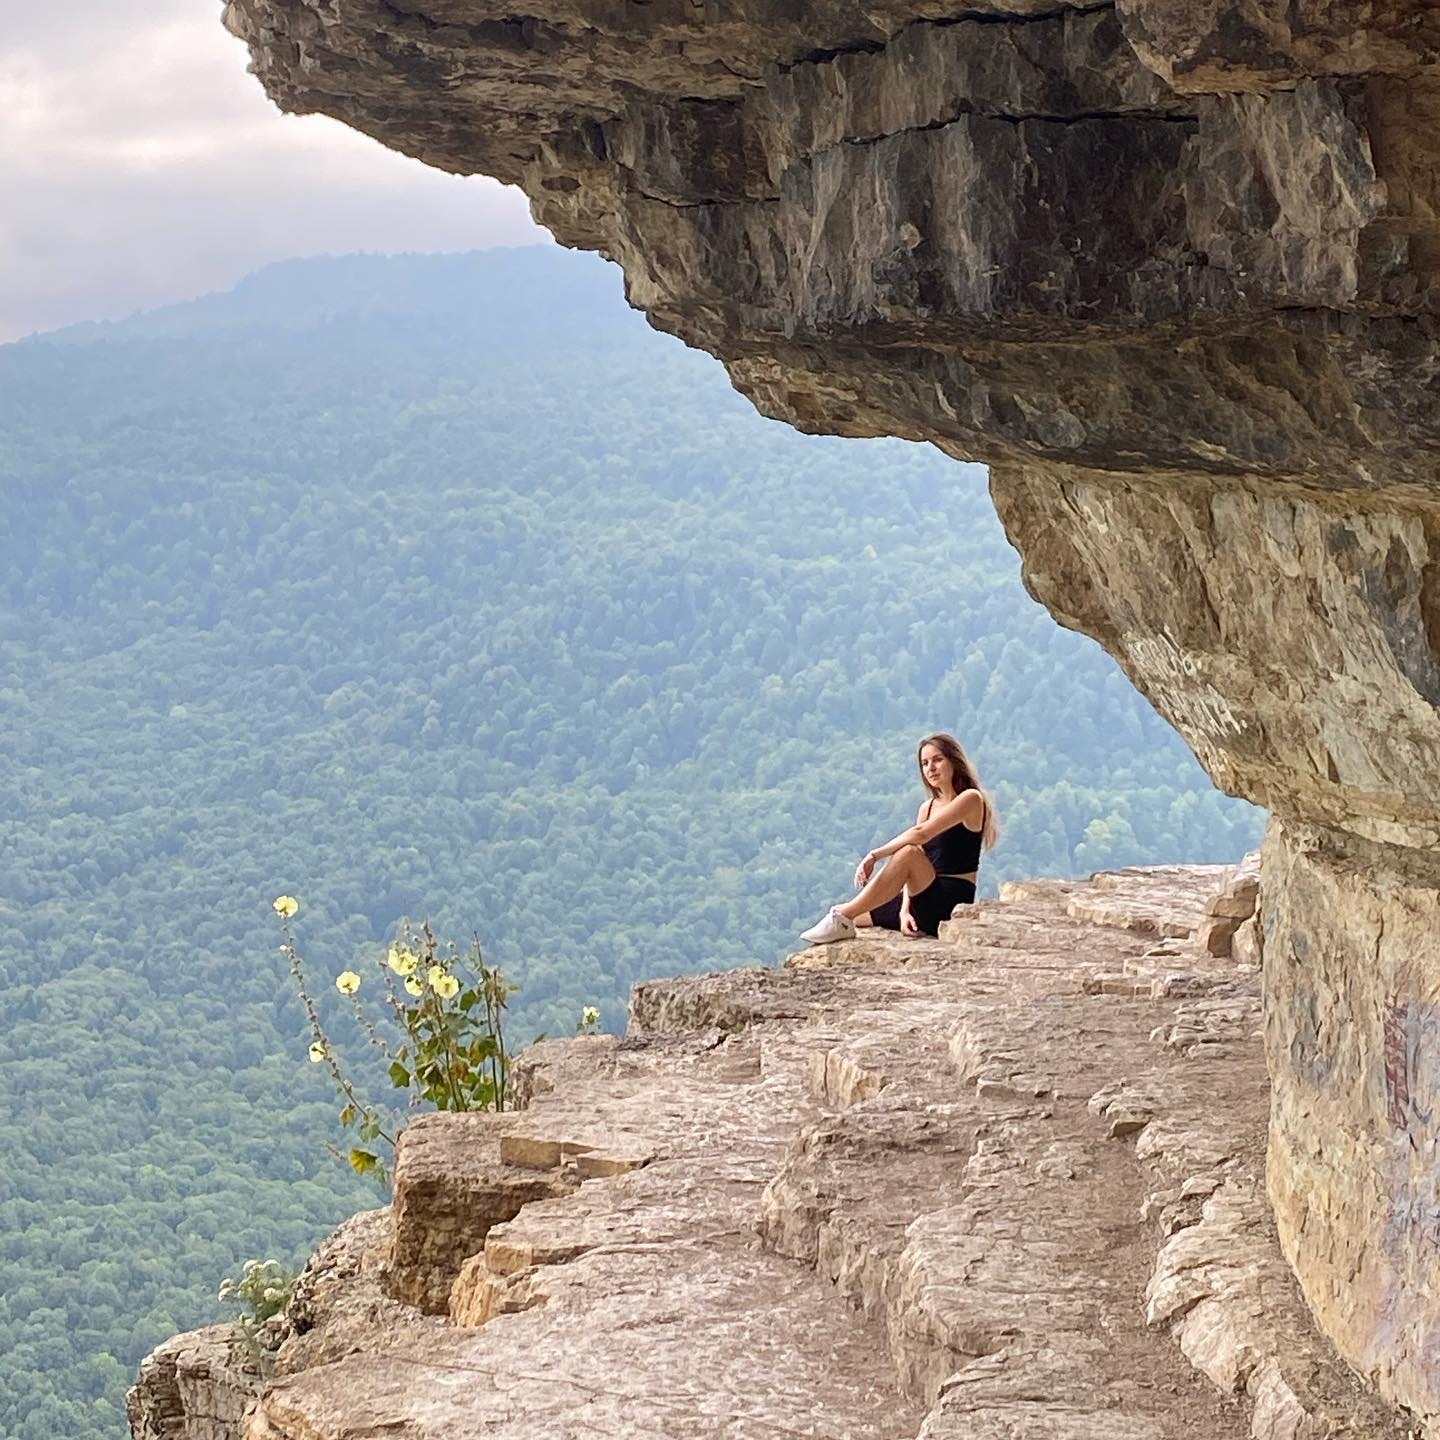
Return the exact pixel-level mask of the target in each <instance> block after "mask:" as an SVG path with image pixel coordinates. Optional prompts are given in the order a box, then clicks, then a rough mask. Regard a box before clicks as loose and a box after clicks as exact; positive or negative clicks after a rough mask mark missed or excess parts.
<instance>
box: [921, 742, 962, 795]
mask: <svg viewBox="0 0 1440 1440" xmlns="http://www.w3.org/2000/svg"><path fill="white" fill-rule="evenodd" d="M920 773H921V774H922V775H923V776H924V777H925V783H926V784H927V785H928V786H929V787H930V788H931V789H932V790H944V789H946V788H947V787H948V788H949V789H952V790H953V789H954V788H955V767H954V765H952V764H951V763H950V761H949V760H948V759H946V757H945V754H944V752H943V751H942V750H941V749H940V747H939V746H938V745H926V746H925V747H924V748H923V749H922V750H921V751H920Z"/></svg>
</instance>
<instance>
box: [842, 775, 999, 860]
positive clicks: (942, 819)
mask: <svg viewBox="0 0 1440 1440" xmlns="http://www.w3.org/2000/svg"><path fill="white" fill-rule="evenodd" d="M920 808H921V810H922V811H923V810H924V808H925V807H924V806H923V805H922V806H921V807H920ZM984 818H985V797H984V796H983V795H981V793H980V792H979V791H978V790H962V791H961V792H960V793H959V794H958V795H957V796H956V797H955V798H954V799H953V800H947V801H946V802H945V803H944V804H943V805H934V806H932V807H931V808H930V813H929V815H927V816H926V817H925V818H924V819H923V820H922V819H921V818H920V816H919V815H918V814H917V815H916V816H915V823H914V824H913V825H912V826H911V827H910V828H909V829H908V830H902V831H901V832H900V833H899V834H898V835H897V836H895V838H894V839H893V840H887V841H886V842H885V843H884V844H883V845H877V846H876V847H875V849H873V850H871V851H870V852H869V854H868V855H867V856H866V859H868V860H869V861H871V863H872V864H873V863H874V862H875V861H876V860H883V859H885V858H886V857H887V856H889V855H893V854H894V853H895V852H896V851H897V850H903V849H904V848H905V846H907V845H924V844H925V843H926V841H928V840H933V839H934V838H935V837H936V836H937V835H939V834H941V833H942V832H943V831H945V830H948V829H950V827H951V826H952V825H962V824H963V825H968V826H969V827H970V829H972V830H978V829H979V828H980V826H981V824H982V823H983V821H984Z"/></svg>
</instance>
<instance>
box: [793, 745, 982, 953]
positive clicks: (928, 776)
mask: <svg viewBox="0 0 1440 1440" xmlns="http://www.w3.org/2000/svg"><path fill="white" fill-rule="evenodd" d="M916 758H917V759H918V761H919V764H920V779H921V781H922V782H923V783H924V785H925V789H926V790H927V791H928V792H929V795H930V798H929V799H928V800H927V801H926V802H925V803H924V804H923V805H921V807H920V809H919V810H918V811H917V812H916V815H915V823H914V824H913V825H912V826H911V827H910V828H909V829H908V830H904V831H902V832H901V833H900V834H899V835H897V836H896V837H895V838H894V839H893V840H887V841H886V842H885V843H884V844H883V845H880V846H877V847H876V848H875V849H874V850H871V851H870V852H869V853H868V854H866V855H865V856H864V857H863V858H862V859H861V861H860V863H859V865H857V866H856V867H855V888H856V889H857V890H858V891H859V892H860V893H859V894H858V895H857V896H856V897H855V898H854V899H853V900H850V901H847V902H846V903H845V904H844V905H832V906H831V907H830V912H829V914H827V915H826V916H825V918H824V919H823V920H821V921H820V923H819V924H818V925H815V926H812V927H811V928H810V929H809V930H806V931H803V932H802V933H801V936H800V938H801V939H802V940H808V941H809V942H810V943H811V944H812V945H828V944H829V943H830V942H831V941H832V940H853V939H854V938H855V931H856V929H857V928H861V927H864V926H867V925H880V926H883V927H884V928H885V929H886V930H898V931H899V932H900V933H901V934H902V935H935V934H938V933H939V929H940V922H941V921H942V920H948V919H949V918H950V912H951V911H952V910H954V908H955V907H956V906H957V905H970V904H973V903H974V900H975V880H976V877H977V874H978V872H979V865H980V851H981V848H982V847H983V848H984V849H986V850H989V849H992V848H993V847H994V844H995V842H996V840H997V839H999V836H1000V827H999V824H998V823H997V821H996V819H995V807H994V806H993V805H992V804H991V803H990V797H989V796H988V795H987V794H986V793H985V792H984V790H982V789H981V788H980V776H979V775H978V774H977V773H976V770H975V767H974V766H973V765H972V764H971V763H970V759H969V757H968V756H967V755H966V754H965V751H964V750H963V749H962V748H961V745H960V742H959V741H958V740H957V739H956V738H955V737H954V736H953V735H927V736H926V737H925V738H924V739H923V740H922V741H921V742H920V746H919V749H918V751H917V752H916ZM877 860H888V862H889V863H888V864H886V865H885V866H884V868H883V869H881V870H879V871H876V872H875V873H874V874H872V873H871V872H872V871H875V862H876V861H877Z"/></svg>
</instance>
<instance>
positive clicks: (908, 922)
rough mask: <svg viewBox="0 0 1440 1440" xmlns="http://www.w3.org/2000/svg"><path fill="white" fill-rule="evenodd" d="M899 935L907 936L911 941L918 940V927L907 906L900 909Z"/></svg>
mask: <svg viewBox="0 0 1440 1440" xmlns="http://www.w3.org/2000/svg"><path fill="white" fill-rule="evenodd" d="M900 933H901V934H902V935H908V936H909V937H910V939H912V940H918V939H919V938H920V927H919V926H918V925H917V924H916V923H915V917H914V916H913V915H912V914H911V913H910V907H909V906H908V905H902V906H901V907H900Z"/></svg>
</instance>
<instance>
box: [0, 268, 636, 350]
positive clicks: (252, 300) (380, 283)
mask: <svg viewBox="0 0 1440 1440" xmlns="http://www.w3.org/2000/svg"><path fill="white" fill-rule="evenodd" d="M620 283H621V274H620V270H619V268H618V267H617V266H615V265H612V264H610V263H609V262H608V261H605V260H602V259H601V258H600V257H599V256H597V255H591V254H588V253H587V254H576V253H574V252H567V251H562V250H561V249H560V247H559V246H555V245H524V246H509V247H504V248H496V249H492V250H469V251H463V252H459V253H455V254H443V255H370V254H358V255H342V256H306V257H301V258H297V259H292V260H279V261H276V262H275V263H273V264H270V265H266V266H263V267H262V268H261V269H259V270H256V271H254V272H252V273H251V274H249V275H246V276H245V277H243V278H242V279H241V280H239V281H238V282H237V283H236V284H235V285H234V286H233V287H231V288H230V289H228V290H216V291H213V292H211V293H210V294H207V295H201V296H198V297H197V298H195V299H193V300H184V301H179V302H177V303H175V304H172V305H163V306H160V307H158V308H156V309H153V310H145V311H141V312H138V313H136V314H134V315H131V316H128V317H126V318H125V319H122V320H97V321H84V322H81V323H79V324H76V325H68V326H66V327H64V328H63V329H60V330H52V331H47V332H45V333H44V334H40V335H32V336H27V337H26V338H25V339H23V340H17V341H14V342H12V343H13V344H15V345H22V346H32V345H37V344H57V343H58V344H77V343H79V344H90V343H92V342H94V341H97V340H162V339H163V340H178V339H189V338H194V337H196V336H200V335H206V334H215V333H219V332H224V331H232V330H246V331H263V330H276V329H279V330H291V331H301V330H309V329H312V328H314V327H315V326H316V325H320V324H325V323H330V322H334V321H337V320H340V319H344V318H349V319H353V318H355V317H356V316H360V315H365V316H370V317H378V316H382V315H385V316H392V317H395V318H400V317H409V318H411V319H415V318H419V317H427V318H430V319H432V320H436V321H440V322H442V323H444V324H446V325H451V324H455V323H457V322H465V321H467V320H468V322H469V323H471V324H474V325H481V324H483V325H486V326H489V327H492V328H493V327H499V326H504V325H510V324H517V323H519V324H522V325H525V326H528V327H533V326H534V324H535V323H536V321H537V320H538V319H540V318H541V315H543V316H547V317H549V318H550V319H551V320H553V321H554V322H555V326H556V327H557V328H559V327H560V326H571V325H578V326H580V327H581V329H582V330H583V331H585V332H589V331H591V330H593V329H596V328H599V329H611V328H624V327H626V326H631V327H633V326H637V325H638V326H639V327H640V329H642V330H644V329H647V328H648V326H647V325H646V322H645V320H644V319H643V317H641V316H640V315H638V314H633V313H632V314H626V313H624V312H623V311H621V310H619V309H617V307H616V306H615V304H614V300H613V295H614V293H615V291H616V290H617V289H618V288H619V285H620ZM541 290H543V292H544V294H545V296H546V302H547V308H546V309H545V310H544V311H543V312H540V313H539V314H537V313H534V312H535V299H536V295H537V293H538V292H539V291H541ZM526 307H528V308H529V309H530V311H531V312H532V313H530V314H525V313H523V312H524V311H525V309H526ZM3 348H4V347H3V346H0V349H3Z"/></svg>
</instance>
